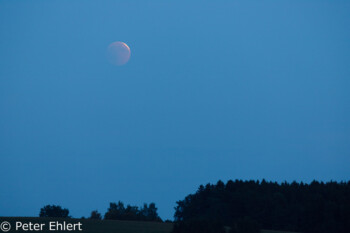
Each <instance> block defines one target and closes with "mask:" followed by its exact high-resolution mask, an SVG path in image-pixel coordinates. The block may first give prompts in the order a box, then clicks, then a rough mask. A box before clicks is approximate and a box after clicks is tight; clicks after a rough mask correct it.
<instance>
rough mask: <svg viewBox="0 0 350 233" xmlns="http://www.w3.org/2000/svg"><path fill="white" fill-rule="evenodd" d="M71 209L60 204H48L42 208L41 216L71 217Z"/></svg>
mask: <svg viewBox="0 0 350 233" xmlns="http://www.w3.org/2000/svg"><path fill="white" fill-rule="evenodd" d="M68 215H69V210H68V209H63V208H62V207H61V206H58V205H46V206H44V207H43V208H41V209H40V213H39V217H56V218H69V216H68Z"/></svg>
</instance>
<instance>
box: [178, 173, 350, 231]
mask: <svg viewBox="0 0 350 233" xmlns="http://www.w3.org/2000/svg"><path fill="white" fill-rule="evenodd" d="M174 218H175V222H174V223H175V224H174V230H173V233H220V232H230V233H257V232H259V231H260V229H271V230H284V231H297V232H304V233H349V232H350V182H347V183H345V182H340V183H337V182H327V183H323V182H317V181H313V182H312V183H310V184H305V183H303V182H301V183H297V182H293V183H287V182H284V183H281V184H279V183H277V182H266V181H265V180H262V181H261V182H260V181H242V180H235V181H232V180H229V181H228V182H227V183H226V184H224V183H223V182H222V181H218V182H217V183H216V184H207V185H205V186H203V185H201V186H200V187H199V188H198V190H197V192H196V193H194V194H190V195H188V196H186V197H185V199H184V200H181V201H178V202H177V206H176V208H175V215H174Z"/></svg>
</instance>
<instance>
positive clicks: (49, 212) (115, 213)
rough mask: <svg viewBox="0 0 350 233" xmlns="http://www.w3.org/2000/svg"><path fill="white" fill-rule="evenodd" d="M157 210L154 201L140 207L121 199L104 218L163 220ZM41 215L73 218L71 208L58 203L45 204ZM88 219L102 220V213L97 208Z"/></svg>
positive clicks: (112, 203)
mask: <svg viewBox="0 0 350 233" xmlns="http://www.w3.org/2000/svg"><path fill="white" fill-rule="evenodd" d="M157 210H158V208H157V207H156V204H155V203H153V202H152V203H150V204H146V203H145V204H143V206H141V207H140V208H139V207H138V206H132V205H127V206H125V205H124V203H123V202H121V201H119V202H118V203H115V202H111V203H110V204H109V208H108V210H107V212H106V213H105V215H104V217H103V219H108V220H135V221H156V222H162V219H161V218H160V217H159V215H158V212H157ZM39 217H56V218H71V216H70V215H69V210H68V209H66V208H62V207H61V206H58V205H46V206H44V207H43V208H41V209H40V213H39ZM82 218H84V217H82ZM88 219H96V220H101V219H102V215H101V213H99V212H98V211H97V210H94V211H92V212H91V214H90V217H88Z"/></svg>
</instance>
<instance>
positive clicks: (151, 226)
mask: <svg viewBox="0 0 350 233" xmlns="http://www.w3.org/2000/svg"><path fill="white" fill-rule="evenodd" d="M4 221H8V222H9V223H10V224H11V230H10V231H9V233H11V232H42V233H49V232H50V233H52V232H53V231H49V229H48V226H49V221H58V222H60V223H63V221H66V223H73V224H74V223H78V222H81V224H82V230H83V231H82V232H86V233H90V232H91V233H170V232H171V230H172V227H173V224H172V223H158V222H139V221H118V220H89V219H56V218H35V217H0V224H1V223H2V222H4ZM16 222H21V223H22V224H24V223H28V224H29V223H30V222H31V223H33V224H34V223H39V224H40V223H44V224H45V226H44V227H43V230H42V231H29V230H27V231H24V230H17V231H16V230H15V226H16ZM56 232H80V231H78V230H76V231H56ZM261 233H287V232H285V231H269V230H262V231H261Z"/></svg>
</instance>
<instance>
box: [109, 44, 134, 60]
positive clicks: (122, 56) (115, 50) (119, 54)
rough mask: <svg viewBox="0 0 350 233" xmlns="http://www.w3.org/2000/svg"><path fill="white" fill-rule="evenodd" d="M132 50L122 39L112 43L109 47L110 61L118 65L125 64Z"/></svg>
mask: <svg viewBox="0 0 350 233" xmlns="http://www.w3.org/2000/svg"><path fill="white" fill-rule="evenodd" d="M130 55H131V51H130V48H129V46H128V45H127V44H125V43H124V42H121V41H116V42H113V43H111V44H110V45H109V46H108V49H107V58H108V61H109V62H110V63H111V64H113V65H116V66H122V65H125V64H126V63H127V62H128V61H129V59H130Z"/></svg>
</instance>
